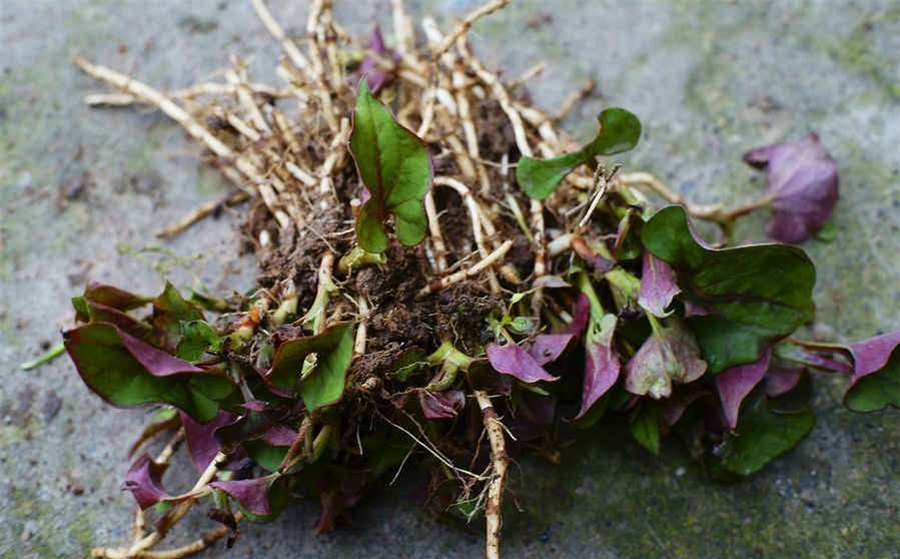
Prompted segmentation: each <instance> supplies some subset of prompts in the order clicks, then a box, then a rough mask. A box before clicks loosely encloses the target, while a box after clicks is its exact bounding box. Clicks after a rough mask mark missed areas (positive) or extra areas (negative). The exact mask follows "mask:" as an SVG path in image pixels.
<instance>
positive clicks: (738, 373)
mask: <svg viewBox="0 0 900 559" xmlns="http://www.w3.org/2000/svg"><path fill="white" fill-rule="evenodd" d="M770 355H771V352H769V351H765V352H764V353H763V356H762V357H760V358H759V360H758V361H754V362H753V363H748V364H746V365H738V366H737V367H731V368H730V369H726V370H724V371H722V372H721V373H719V374H718V375H717V376H716V388H717V389H718V391H719V401H721V403H722V412H723V413H724V414H725V422H726V424H727V425H728V428H729V429H734V428H735V427H737V424H738V411H739V410H740V407H741V402H742V401H743V400H744V398H745V397H746V396H747V394H750V391H751V390H753V388H754V387H755V386H756V385H757V384H759V381H761V380H762V379H763V376H765V374H766V370H767V369H768V368H769V357H770Z"/></svg>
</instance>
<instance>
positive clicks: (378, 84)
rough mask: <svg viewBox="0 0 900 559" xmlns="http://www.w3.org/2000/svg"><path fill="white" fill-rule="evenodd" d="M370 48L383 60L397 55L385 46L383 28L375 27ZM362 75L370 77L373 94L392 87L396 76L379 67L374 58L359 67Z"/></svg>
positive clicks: (366, 58)
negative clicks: (391, 84)
mask: <svg viewBox="0 0 900 559" xmlns="http://www.w3.org/2000/svg"><path fill="white" fill-rule="evenodd" d="M369 48H370V49H371V50H372V51H373V52H375V53H376V54H378V55H379V56H380V57H381V58H396V56H397V55H396V53H394V52H393V51H391V50H388V49H387V47H385V46H384V37H382V35H381V27H379V26H377V25H376V26H375V29H374V30H373V31H372V38H371V39H369ZM359 72H360V74H363V75H365V76H368V81H369V87H370V88H371V89H372V93H378V91H380V90H381V88H382V87H386V86H388V85H390V83H391V82H392V81H394V74H393V73H392V72H389V71H387V70H385V69H383V68H382V67H381V66H379V64H378V61H377V60H376V59H375V58H374V57H372V56H366V57H365V58H363V61H362V63H361V64H360V66H359Z"/></svg>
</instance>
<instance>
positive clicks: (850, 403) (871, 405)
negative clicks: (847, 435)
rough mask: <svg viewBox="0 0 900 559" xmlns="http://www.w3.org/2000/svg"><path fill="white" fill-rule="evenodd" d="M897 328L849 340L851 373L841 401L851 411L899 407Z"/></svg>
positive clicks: (899, 345) (899, 369)
mask: <svg viewBox="0 0 900 559" xmlns="http://www.w3.org/2000/svg"><path fill="white" fill-rule="evenodd" d="M898 347H900V330H898V331H896V332H890V333H888V334H882V335H881V336H876V337H874V338H869V339H868V340H863V341H861V342H856V343H855V344H850V350H851V351H852V352H853V361H854V366H853V376H851V377H850V384H849V385H848V386H847V391H846V392H845V393H844V405H846V406H847V407H848V408H850V409H851V410H853V411H859V412H870V411H877V410H880V409H882V408H884V407H885V406H893V407H895V408H900V350H898Z"/></svg>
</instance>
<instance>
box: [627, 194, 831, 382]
mask: <svg viewBox="0 0 900 559" xmlns="http://www.w3.org/2000/svg"><path fill="white" fill-rule="evenodd" d="M641 238H642V241H643V243H644V246H645V247H646V248H647V250H649V251H650V252H652V253H653V256H655V257H657V258H659V259H660V260H663V261H665V262H666V263H668V264H669V265H670V266H671V267H672V268H673V269H674V270H675V272H676V274H677V277H678V285H679V286H680V287H681V289H682V290H683V292H684V298H685V299H686V300H687V301H689V302H691V303H692V304H695V305H699V306H700V307H702V308H703V309H704V310H705V312H706V313H708V314H706V315H704V316H691V317H689V318H688V319H687V322H688V325H689V326H690V328H691V330H693V331H694V334H696V336H697V341H698V343H699V344H700V348H701V349H702V350H703V358H704V359H705V360H706V361H707V363H709V369H710V372H712V373H718V372H721V371H724V370H725V369H727V368H729V367H734V366H735V365H742V364H744V363H752V362H753V361H756V360H757V359H759V356H760V354H761V352H762V347H763V344H766V343H769V342H772V341H775V340H778V339H780V338H783V337H784V336H787V335H789V334H790V333H792V332H793V331H794V330H796V329H797V327H799V326H800V325H801V324H803V323H805V322H807V321H809V320H810V319H811V318H812V315H813V301H812V289H813V286H814V285H815V283H816V271H815V268H814V267H813V264H812V262H811V261H810V259H809V257H808V256H807V255H806V253H805V252H803V250H801V249H799V248H797V247H793V246H787V245H778V244H760V245H749V246H741V247H736V248H728V249H722V250H713V249H709V248H706V247H705V246H703V245H701V243H700V242H698V241H697V239H696V238H694V236H693V234H692V233H691V229H690V226H689V225H688V220H687V216H686V215H685V212H684V208H682V207H681V206H668V207H666V208H663V209H662V210H660V211H659V212H657V213H656V214H655V215H654V216H653V217H652V218H651V219H650V221H648V222H647V223H646V224H644V228H643V231H642V235H641Z"/></svg>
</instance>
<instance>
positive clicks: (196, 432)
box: [181, 410, 237, 472]
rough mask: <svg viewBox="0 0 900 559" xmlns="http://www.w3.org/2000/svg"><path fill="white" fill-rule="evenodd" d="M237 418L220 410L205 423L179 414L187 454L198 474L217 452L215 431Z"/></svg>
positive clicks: (217, 444)
mask: <svg viewBox="0 0 900 559" xmlns="http://www.w3.org/2000/svg"><path fill="white" fill-rule="evenodd" d="M236 418H237V416H236V415H235V414H233V413H231V412H227V411H223V410H220V411H219V413H218V414H217V415H216V417H214V418H213V419H212V420H210V421H208V422H207V423H200V422H199V421H194V420H193V419H192V418H191V416H189V415H188V414H186V413H184V412H181V424H182V425H183V426H184V439H185V441H187V447H188V453H189V454H190V455H191V461H192V462H193V463H194V467H196V468H197V471H198V472H203V471H204V470H206V467H207V466H209V463H210V462H212V461H213V458H215V456H216V454H218V452H219V443H218V441H216V437H215V431H216V429H218V428H219V427H223V426H225V425H228V424H229V423H232V422H233V421H234V420H235V419H236Z"/></svg>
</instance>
